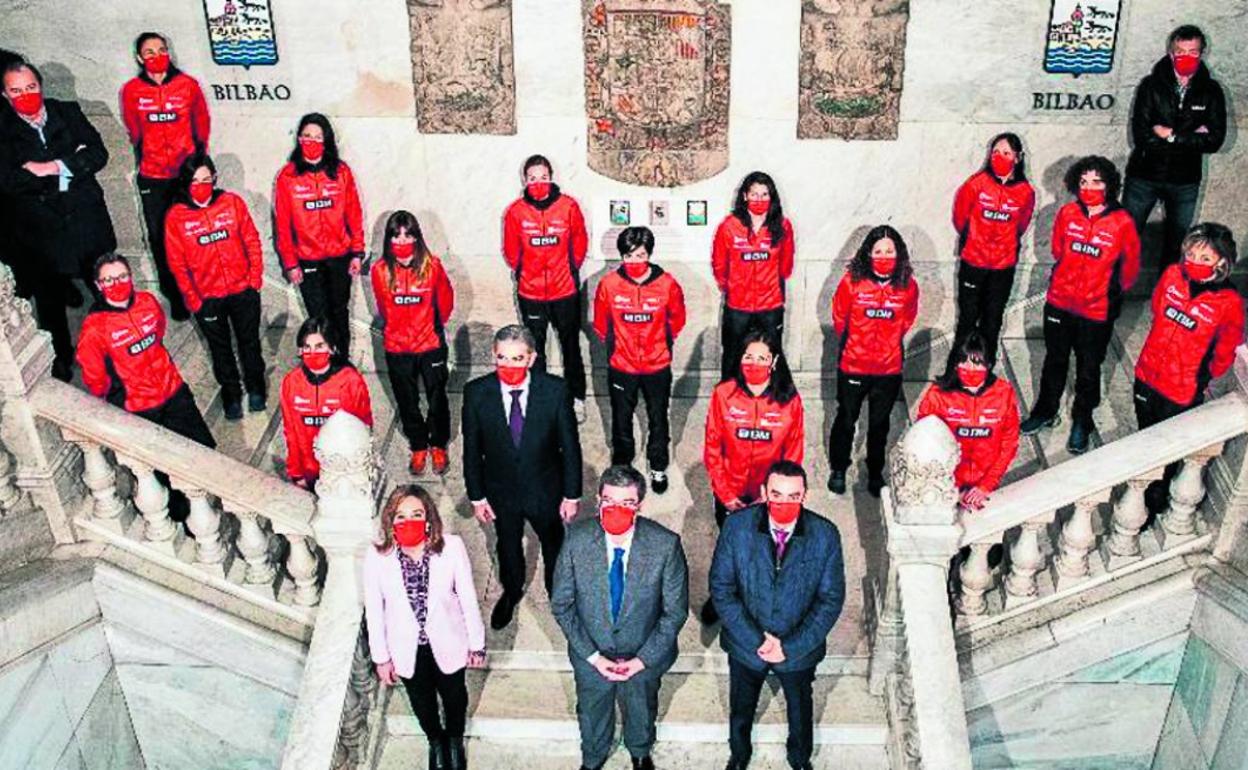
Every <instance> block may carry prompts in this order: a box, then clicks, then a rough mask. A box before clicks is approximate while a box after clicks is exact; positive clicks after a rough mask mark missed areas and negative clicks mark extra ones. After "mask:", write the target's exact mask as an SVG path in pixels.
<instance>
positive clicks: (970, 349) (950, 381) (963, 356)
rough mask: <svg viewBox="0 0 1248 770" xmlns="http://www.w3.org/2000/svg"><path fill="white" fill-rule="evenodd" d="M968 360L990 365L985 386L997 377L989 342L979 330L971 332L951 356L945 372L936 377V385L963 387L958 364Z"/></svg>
mask: <svg viewBox="0 0 1248 770" xmlns="http://www.w3.org/2000/svg"><path fill="white" fill-rule="evenodd" d="M967 361H970V362H972V363H976V364H983V365H984V366H986V367H988V379H987V380H985V381H984V387H985V388H987V387H988V386H989V385H991V384H992V382H993V380H994V379H996V375H994V374H993V373H992V367H993V363H994V362H993V360H992V356H991V355H989V353H988V343H987V342H986V341H985V340H984V337H983V335H982V334H980V333H979V332H971V333H970V334H968V335H966V339H964V340H962V344H960V345H958V347H957V348H956V349H955V350H954V351H953V353H952V354H951V355H950V356H949V361H948V363H947V364H946V365H945V373H944V374H942V375H940V376H939V377H937V378H936V387H938V388H940V389H941V390H957V389H958V388H960V387H962V381H961V380H959V379H958V365H959V364H964V363H966V362H967ZM981 392H982V391H981Z"/></svg>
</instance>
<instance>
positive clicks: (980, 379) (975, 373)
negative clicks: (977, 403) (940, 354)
mask: <svg viewBox="0 0 1248 770" xmlns="http://www.w3.org/2000/svg"><path fill="white" fill-rule="evenodd" d="M958 381H959V382H961V383H962V387H964V388H966V389H967V390H976V389H978V388H982V387H983V386H984V383H985V382H987V381H988V370H987V369H980V368H979V367H975V366H969V365H967V364H959V365H958Z"/></svg>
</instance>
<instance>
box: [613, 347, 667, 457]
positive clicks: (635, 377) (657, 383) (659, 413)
mask: <svg viewBox="0 0 1248 770" xmlns="http://www.w3.org/2000/svg"><path fill="white" fill-rule="evenodd" d="M607 389H608V391H610V393H611V464H612V465H632V464H633V458H634V457H636V456H637V441H636V440H635V439H634V438H633V412H635V411H636V410H637V396H638V394H639V393H640V395H641V396H642V397H643V398H645V400H646V423H647V429H646V430H647V434H646V462H647V463H648V464H649V465H650V470H652V471H665V470H667V464H668V462H669V461H670V460H671V457H670V454H669V453H670V449H669V444H670V443H671V427H670V425H669V420H668V417H669V415H668V406H669V404H670V403H671V399H672V370H671V368H670V367H669V368H667V369H663V370H662V371H658V372H653V373H651V374H628V373H627V372H621V371H620V370H618V369H614V368H608V369H607Z"/></svg>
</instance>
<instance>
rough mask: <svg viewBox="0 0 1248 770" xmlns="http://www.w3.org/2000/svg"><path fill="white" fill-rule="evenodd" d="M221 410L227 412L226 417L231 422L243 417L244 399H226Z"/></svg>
mask: <svg viewBox="0 0 1248 770" xmlns="http://www.w3.org/2000/svg"><path fill="white" fill-rule="evenodd" d="M221 411H223V412H225V419H227V420H229V421H230V422H235V421H237V420H241V419H243V402H242V401H226V402H225V403H224V405H223V406H222V407H221Z"/></svg>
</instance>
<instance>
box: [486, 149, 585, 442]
mask: <svg viewBox="0 0 1248 770" xmlns="http://www.w3.org/2000/svg"><path fill="white" fill-rule="evenodd" d="M553 174H554V171H553V169H552V168H551V165H550V161H549V160H547V159H546V158H545V156H542V155H531V156H529V158H528V159H527V160H525V161H524V168H523V170H522V171H521V175H522V179H523V181H524V194H523V195H521V196H520V197H519V198H517V199H516V200H515V201H513V202H512V204H511V205H510V206H508V207H507V211H506V212H505V213H504V214H503V259H504V260H505V261H506V262H507V267H509V268H511V271H512V273H514V274H515V276H516V295H517V300H518V302H519V305H520V320H521V322H522V323H523V324H524V325H525V326H526V327H528V329H529V331H530V332H532V333H533V339H534V341H535V342H536V343H537V361H536V363H535V364H534V368H535V369H536V370H537V371H539V372H544V371H546V327H547V325H548V324H549V325H550V326H553V327H555V335H556V336H557V337H558V338H559V351H560V355H561V356H562V357H563V378H564V380H566V381H567V383H568V392H569V393H570V394H571V395H572V408H573V411H575V412H576V419H577V421H578V422H584V421H585V393H586V383H585V364H584V361H583V359H582V357H581V289H580V282H581V278H580V269H581V265H583V264H584V263H585V254H586V252H587V251H588V250H589V234H588V232H587V231H586V229H585V217H584V216H583V215H582V214H581V207H580V205H579V204H577V202H576V199H575V198H573V197H572V196H570V195H566V194H564V193H563V191H562V190H560V189H559V185H557V184H554V183H553V182H551V177H552V175H553Z"/></svg>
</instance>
